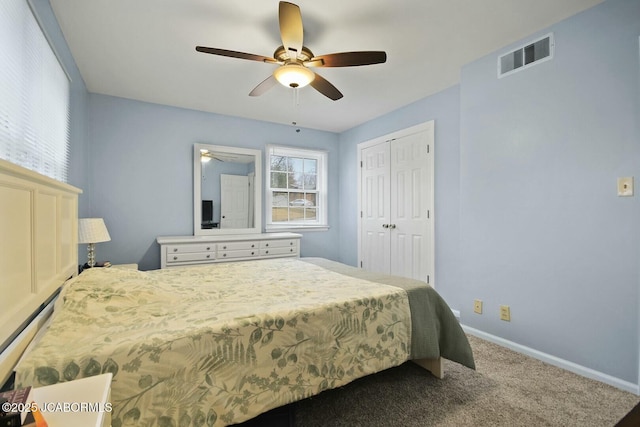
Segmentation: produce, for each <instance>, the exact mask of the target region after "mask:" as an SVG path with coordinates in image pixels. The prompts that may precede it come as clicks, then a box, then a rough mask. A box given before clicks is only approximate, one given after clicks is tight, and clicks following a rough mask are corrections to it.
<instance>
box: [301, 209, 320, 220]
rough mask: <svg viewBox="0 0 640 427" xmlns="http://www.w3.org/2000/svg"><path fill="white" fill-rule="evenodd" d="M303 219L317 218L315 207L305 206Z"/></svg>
mask: <svg viewBox="0 0 640 427" xmlns="http://www.w3.org/2000/svg"><path fill="white" fill-rule="evenodd" d="M304 219H306V220H314V221H315V220H317V219H318V215H317V212H316V208H306V209H305V210H304Z"/></svg>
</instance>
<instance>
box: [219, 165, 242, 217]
mask: <svg viewBox="0 0 640 427" xmlns="http://www.w3.org/2000/svg"><path fill="white" fill-rule="evenodd" d="M220 187H221V189H220V228H247V227H248V226H249V177H247V176H240V175H224V174H221V175H220Z"/></svg>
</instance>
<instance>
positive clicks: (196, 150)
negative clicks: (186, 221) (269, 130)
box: [193, 144, 263, 236]
mask: <svg viewBox="0 0 640 427" xmlns="http://www.w3.org/2000/svg"><path fill="white" fill-rule="evenodd" d="M200 150H209V151H214V152H217V153H225V154H241V155H245V156H253V157H254V159H255V160H254V161H255V179H254V187H255V188H254V206H253V209H254V215H253V217H254V220H253V227H250V228H210V229H203V228H202V162H201V160H200ZM262 192H263V188H262V151H261V150H255V149H252V148H239V147H226V146H223V145H210V144H194V146H193V235H194V236H216V235H224V234H260V233H262Z"/></svg>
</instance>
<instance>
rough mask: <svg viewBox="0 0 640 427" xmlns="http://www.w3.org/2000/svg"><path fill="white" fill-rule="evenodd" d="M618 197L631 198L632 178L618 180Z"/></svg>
mask: <svg viewBox="0 0 640 427" xmlns="http://www.w3.org/2000/svg"><path fill="white" fill-rule="evenodd" d="M618 196H621V197H629V196H633V177H632V176H627V177H624V178H618Z"/></svg>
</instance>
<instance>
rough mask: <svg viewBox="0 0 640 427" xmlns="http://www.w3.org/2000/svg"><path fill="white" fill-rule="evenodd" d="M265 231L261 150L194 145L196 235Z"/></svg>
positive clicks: (194, 223) (194, 216) (194, 222)
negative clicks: (263, 229)
mask: <svg viewBox="0 0 640 427" xmlns="http://www.w3.org/2000/svg"><path fill="white" fill-rule="evenodd" d="M261 232H262V151H260V150H253V149H250V148H237V147H225V146H220V145H208V144H195V145H194V148H193V234H194V236H200V235H215V234H246V233H261Z"/></svg>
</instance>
